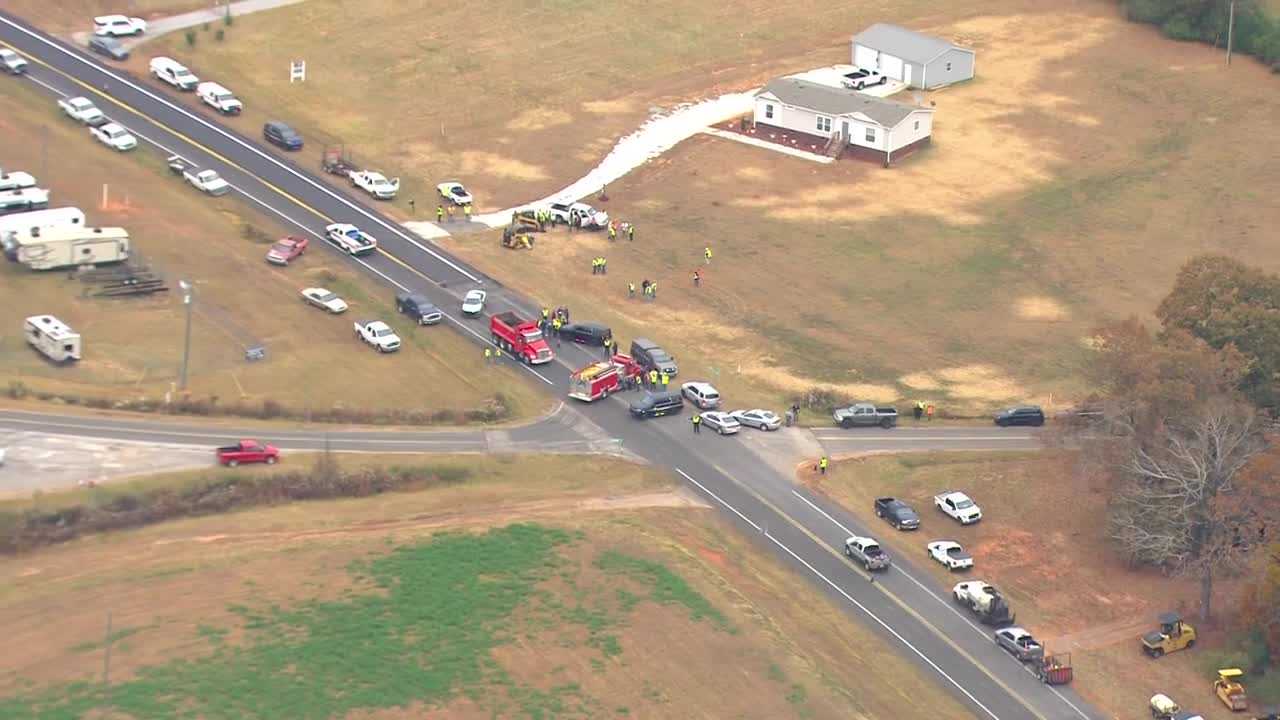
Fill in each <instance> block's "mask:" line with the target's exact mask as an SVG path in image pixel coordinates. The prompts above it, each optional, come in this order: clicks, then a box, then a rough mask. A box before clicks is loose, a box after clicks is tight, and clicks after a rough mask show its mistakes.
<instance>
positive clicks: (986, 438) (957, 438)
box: [813, 432, 1036, 443]
mask: <svg viewBox="0 0 1280 720" xmlns="http://www.w3.org/2000/svg"><path fill="white" fill-rule="evenodd" d="M813 436H814V437H816V438H818V439H819V440H843V441H847V442H855V443H857V442H867V443H877V442H922V443H943V442H973V441H976V440H981V441H983V442H993V441H999V442H1014V441H1020V440H1035V439H1036V437H1035V436H1034V435H1006V436H997V435H949V436H946V437H867V436H857V435H838V434H837V435H828V434H825V433H818V432H815V433H814V434H813Z"/></svg>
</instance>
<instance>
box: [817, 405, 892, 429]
mask: <svg viewBox="0 0 1280 720" xmlns="http://www.w3.org/2000/svg"><path fill="white" fill-rule="evenodd" d="M831 417H832V418H834V419H835V421H836V425H839V426H840V427H842V428H851V427H875V426H876V425H879V426H880V427H882V428H891V427H893V426H894V425H897V424H898V409H897V408H893V407H876V406H875V405H872V404H871V403H854V404H852V405H850V406H849V407H847V408H838V409H837V410H836V411H835V412H834V413H832V415H831Z"/></svg>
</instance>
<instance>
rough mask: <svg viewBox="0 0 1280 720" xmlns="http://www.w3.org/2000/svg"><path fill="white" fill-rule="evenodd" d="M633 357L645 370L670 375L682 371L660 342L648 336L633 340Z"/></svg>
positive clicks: (673, 375) (672, 375)
mask: <svg viewBox="0 0 1280 720" xmlns="http://www.w3.org/2000/svg"><path fill="white" fill-rule="evenodd" d="M631 357H632V358H634V359H635V361H636V362H637V363H638V364H639V365H640V367H642V368H644V369H645V370H657V371H658V372H664V373H666V374H667V375H669V376H670V377H675V376H676V375H677V374H678V373H679V371H680V368H679V366H677V365H676V359H675V358H673V357H671V356H670V355H668V354H667V351H666V350H663V349H662V348H661V347H659V345H658V343H656V342H654V341H652V340H649V339H646V338H636V339H635V340H632V341H631Z"/></svg>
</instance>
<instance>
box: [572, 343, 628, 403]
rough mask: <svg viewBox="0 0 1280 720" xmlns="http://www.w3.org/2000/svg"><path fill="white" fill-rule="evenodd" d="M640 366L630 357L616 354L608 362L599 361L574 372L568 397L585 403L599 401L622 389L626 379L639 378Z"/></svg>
mask: <svg viewBox="0 0 1280 720" xmlns="http://www.w3.org/2000/svg"><path fill="white" fill-rule="evenodd" d="M640 372H641V371H640V366H639V365H637V364H636V361H635V360H633V359H632V358H631V356H630V355H624V354H622V353H618V354H616V355H614V356H613V357H612V358H611V359H609V360H601V361H600V362H594V363H591V364H590V365H588V366H586V367H584V368H582V369H581V370H578V371H576V372H575V373H573V374H572V375H570V376H569V397H571V398H577V399H579V400H583V401H585V402H591V401H592V400H599V399H600V398H602V397H607V396H608V395H609V394H610V393H614V392H617V391H618V390H621V389H623V383H624V382H625V380H626V379H627V378H637V377H639V376H640Z"/></svg>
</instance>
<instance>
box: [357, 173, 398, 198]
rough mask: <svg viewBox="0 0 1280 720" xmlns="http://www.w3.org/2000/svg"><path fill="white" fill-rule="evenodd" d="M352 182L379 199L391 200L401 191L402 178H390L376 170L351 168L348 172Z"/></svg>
mask: <svg viewBox="0 0 1280 720" xmlns="http://www.w3.org/2000/svg"><path fill="white" fill-rule="evenodd" d="M347 177H348V178H350V179H351V184H352V185H354V186H355V187H358V188H360V189H361V190H363V191H365V192H367V193H369V194H370V195H371V196H373V197H374V198H376V199H378V200H391V199H392V198H394V197H395V196H396V193H398V192H400V178H396V179H394V180H388V179H387V176H386V175H383V174H382V173H380V172H377V171H376V170H351V171H349V172H348V173H347Z"/></svg>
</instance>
